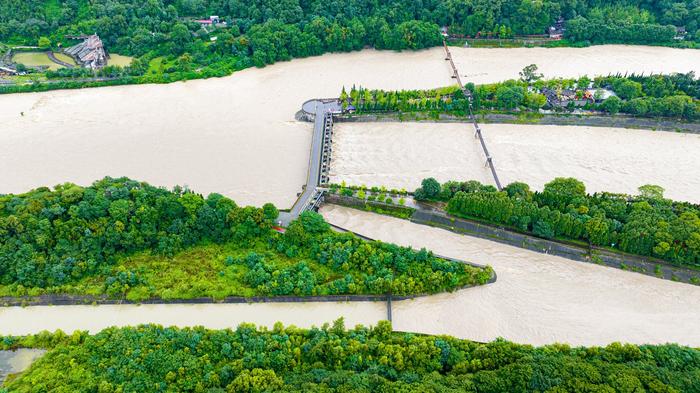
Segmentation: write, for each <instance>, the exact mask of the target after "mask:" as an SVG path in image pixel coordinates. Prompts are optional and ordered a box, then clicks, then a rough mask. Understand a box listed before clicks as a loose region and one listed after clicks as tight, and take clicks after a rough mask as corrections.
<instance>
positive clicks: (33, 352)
mask: <svg viewBox="0 0 700 393" xmlns="http://www.w3.org/2000/svg"><path fill="white" fill-rule="evenodd" d="M45 352H46V351H44V350H41V349H18V350H16V351H0V386H1V385H2V383H3V381H5V379H6V378H7V376H8V375H10V374H16V373H21V372H22V371H24V370H26V369H27V368H29V366H31V364H32V362H34V361H35V360H36V359H38V358H39V357H41V355H43V354H44V353H45Z"/></svg>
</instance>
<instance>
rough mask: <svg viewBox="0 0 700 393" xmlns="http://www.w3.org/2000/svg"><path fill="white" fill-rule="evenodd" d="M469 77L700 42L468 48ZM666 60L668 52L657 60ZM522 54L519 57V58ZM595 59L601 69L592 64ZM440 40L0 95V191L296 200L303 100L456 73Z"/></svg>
mask: <svg viewBox="0 0 700 393" xmlns="http://www.w3.org/2000/svg"><path fill="white" fill-rule="evenodd" d="M453 55H454V57H455V59H457V62H458V65H459V66H460V69H463V70H464V72H463V73H465V74H474V73H475V72H473V71H472V70H479V72H478V74H479V75H474V76H472V77H470V76H468V77H467V78H466V79H467V80H473V81H476V82H490V81H497V80H502V79H504V78H515V77H517V72H518V71H519V70H520V69H521V68H522V67H523V65H526V64H530V63H533V62H534V63H537V64H539V65H540V66H541V68H542V70H543V71H544V72H545V73H546V74H547V75H548V76H577V75H579V74H580V73H581V72H582V70H593V71H595V73H604V74H607V73H609V72H617V71H626V70H637V71H641V70H645V71H647V72H649V71H660V67H661V66H663V67H664V70H665V71H690V70H695V71H696V72H698V73H700V51H691V50H675V49H667V48H658V47H657V48H646V47H635V46H600V47H593V48H587V49H583V50H582V49H572V48H561V49H510V50H507V51H505V50H491V49H460V48H455V49H454V50H453ZM659 59H664V61H659ZM521 63H522V64H521ZM593 65H595V67H593ZM449 75H450V71H449V66H448V65H447V63H446V62H445V61H444V55H443V50H442V48H434V49H430V50H425V51H419V52H403V53H395V52H378V51H374V50H365V51H361V52H355V53H346V54H329V55H325V56H321V57H314V58H308V59H299V60H294V61H291V62H286V63H278V64H275V65H273V66H270V67H266V68H263V69H249V70H245V71H242V72H238V73H235V74H234V75H232V76H230V77H226V78H220V79H209V80H199V81H189V82H186V83H174V84H168V85H148V86H121V87H110V88H101V89H86V90H72V91H54V92H46V93H36V94H22V95H7V96H0V146H3V149H2V153H0V154H1V156H0V173H1V174H2V176H1V178H0V180H1V181H0V193H19V192H23V191H27V190H29V189H31V188H33V187H37V186H44V185H49V186H53V185H55V184H58V183H62V182H66V181H71V182H76V183H79V184H89V183H91V182H92V181H94V180H95V179H99V178H102V177H104V176H106V175H111V176H130V177H132V178H136V179H140V180H145V181H148V182H151V183H153V184H157V185H163V186H168V187H171V186H173V185H175V184H180V185H189V186H190V187H191V188H193V189H195V190H197V191H199V192H202V193H209V192H218V193H221V194H224V195H227V196H229V197H232V198H234V199H235V200H236V201H238V202H239V203H242V204H258V205H259V204H262V203H265V202H273V203H275V204H277V205H279V206H280V207H288V206H290V205H291V204H292V203H293V201H294V199H295V195H296V193H297V192H300V191H301V185H302V184H304V183H305V177H306V172H307V168H306V167H307V164H308V151H309V145H310V143H309V142H310V136H311V127H310V125H309V124H307V123H299V122H296V121H294V113H295V112H296V111H297V110H298V109H299V107H300V105H301V103H302V102H303V101H305V100H306V99H309V98H313V97H329V96H337V94H338V92H339V91H340V88H341V87H342V86H343V85H345V86H348V87H349V86H351V85H353V84H356V85H363V86H367V87H373V88H384V89H408V88H431V87H436V86H444V85H448V84H451V83H453V80H452V79H451V78H450V77H449Z"/></svg>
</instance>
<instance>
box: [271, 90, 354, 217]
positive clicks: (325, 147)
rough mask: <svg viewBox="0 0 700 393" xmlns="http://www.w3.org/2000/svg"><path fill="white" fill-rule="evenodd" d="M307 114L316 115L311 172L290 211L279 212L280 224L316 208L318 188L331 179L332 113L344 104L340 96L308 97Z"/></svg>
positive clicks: (319, 192)
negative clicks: (335, 97) (310, 98)
mask: <svg viewBox="0 0 700 393" xmlns="http://www.w3.org/2000/svg"><path fill="white" fill-rule="evenodd" d="M302 111H304V113H305V114H306V115H307V116H313V117H314V133H313V135H312V137H311V152H310V156H309V172H308V175H307V177H306V185H305V186H304V190H303V192H302V193H301V195H300V196H299V198H298V199H297V201H296V202H295V203H294V205H293V206H292V208H291V210H290V211H289V212H280V216H279V222H278V224H279V225H281V226H285V227H286V226H287V225H289V223H290V222H292V220H294V219H296V218H297V217H299V215H300V214H301V213H303V212H304V211H307V210H315V209H316V208H318V205H319V204H320V203H321V197H322V196H323V190H322V189H319V186H322V185H324V184H326V183H327V182H328V170H329V169H330V153H331V150H330V149H331V144H330V142H331V136H332V134H333V115H336V114H339V113H340V112H341V111H342V107H341V106H340V103H339V102H338V100H337V99H315V100H309V101H307V102H305V103H304V104H303V105H302Z"/></svg>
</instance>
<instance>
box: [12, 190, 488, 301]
mask: <svg viewBox="0 0 700 393" xmlns="http://www.w3.org/2000/svg"><path fill="white" fill-rule="evenodd" d="M277 215H278V211H277V209H276V208H275V207H274V206H273V205H271V204H266V205H264V206H263V207H262V208H255V207H250V206H249V207H239V206H237V205H236V204H235V203H234V202H233V201H232V200H230V199H228V198H226V197H224V196H222V195H219V194H210V195H209V196H208V197H206V198H205V197H203V196H201V195H199V194H195V193H193V192H191V191H189V190H186V189H182V188H180V187H176V188H175V189H174V190H172V191H171V190H166V189H164V188H157V187H153V186H150V185H148V184H146V183H141V182H137V181H134V180H130V179H127V178H120V179H112V178H105V179H103V180H101V181H98V182H95V183H94V184H93V185H92V186H90V187H80V186H77V185H74V184H64V185H60V186H57V187H56V188H55V189H54V190H50V189H48V188H46V187H42V188H38V189H36V190H33V191H31V192H29V193H26V194H21V195H6V196H0V296H2V295H11V296H24V295H27V294H29V295H32V294H45V293H70V294H77V295H87V294H91V295H101V294H107V295H110V296H113V297H116V296H120V297H121V296H126V297H127V298H129V299H131V300H143V299H148V298H161V299H163V298H165V299H183V298H194V297H215V298H223V297H225V296H234V295H235V296H280V295H297V296H314V295H339V294H387V293H393V294H397V295H408V294H427V293H435V292H441V291H448V290H454V289H457V288H460V287H463V286H467V285H477V284H484V283H486V282H487V281H488V280H489V279H490V278H491V273H492V271H491V269H490V268H488V269H480V268H475V267H471V266H467V265H465V264H463V263H460V262H453V261H448V260H445V259H441V258H437V257H435V256H433V255H432V253H430V252H428V251H426V250H419V251H415V250H412V249H410V248H406V247H399V246H396V245H393V244H386V243H382V242H378V241H375V242H367V241H363V240H361V239H359V238H357V237H355V236H354V235H353V234H351V233H337V232H334V231H332V230H331V229H330V226H329V225H328V224H327V223H326V222H325V221H324V220H323V217H321V216H320V215H319V214H317V213H313V212H306V213H304V214H302V215H301V217H300V218H299V219H298V220H296V221H294V222H292V223H291V224H290V225H289V227H288V228H287V230H286V232H285V233H284V234H283V235H282V234H279V233H277V232H276V231H274V230H272V225H273V224H274V220H275V219H276V218H277ZM137 252H140V254H138V255H134V254H135V253H137Z"/></svg>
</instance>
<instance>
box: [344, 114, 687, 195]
mask: <svg viewBox="0 0 700 393" xmlns="http://www.w3.org/2000/svg"><path fill="white" fill-rule="evenodd" d="M481 127H482V130H483V135H484V139H485V141H486V144H487V146H488V149H489V152H490V153H491V156H492V157H493V159H494V164H495V166H496V170H497V172H498V175H499V178H500V180H501V183H503V184H504V185H505V184H508V183H510V182H513V181H523V182H525V183H528V184H530V186H532V187H533V188H534V189H539V190H541V189H542V187H544V184H545V183H547V182H548V181H551V180H552V179H554V178H555V177H561V176H564V177H575V178H577V179H580V180H582V181H583V182H584V183H585V184H586V186H587V189H588V191H590V192H595V191H610V192H622V193H630V194H636V193H637V188H638V187H639V186H641V185H644V184H657V185H660V186H662V187H664V188H665V189H666V193H665V196H666V197H668V198H672V199H676V200H683V201H690V202H695V203H700V176H697V170H696V169H697V168H700V135H699V134H681V133H673V132H662V131H658V132H653V131H648V130H630V129H621V128H605V127H572V126H542V125H513V124H483V125H481ZM334 130H335V134H334V137H333V165H332V167H331V182H334V183H340V182H342V181H345V182H347V183H348V184H354V185H362V184H364V185H367V186H374V185H383V186H386V187H389V188H399V189H400V188H405V189H407V190H413V189H415V188H416V187H418V186H419V185H420V182H421V180H422V179H424V178H426V177H435V178H436V179H438V180H439V181H446V180H479V181H481V182H482V183H487V184H495V183H494V180H493V177H492V175H491V172H490V170H489V168H488V167H486V166H485V165H484V164H485V157H484V153H483V151H482V149H481V145H480V143H479V140H478V139H475V138H474V128H473V126H471V125H470V124H451V123H450V124H448V123H337V124H336V126H335V127H334Z"/></svg>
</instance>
